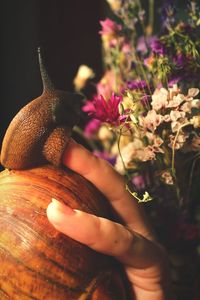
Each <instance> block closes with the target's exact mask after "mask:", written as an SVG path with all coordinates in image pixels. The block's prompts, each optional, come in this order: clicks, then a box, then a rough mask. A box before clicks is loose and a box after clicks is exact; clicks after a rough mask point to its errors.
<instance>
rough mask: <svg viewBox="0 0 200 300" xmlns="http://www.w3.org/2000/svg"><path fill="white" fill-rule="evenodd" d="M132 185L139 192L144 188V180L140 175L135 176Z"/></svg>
mask: <svg viewBox="0 0 200 300" xmlns="http://www.w3.org/2000/svg"><path fill="white" fill-rule="evenodd" d="M132 183H133V184H134V186H135V187H136V189H137V190H138V191H141V190H143V189H144V188H145V180H144V177H143V176H142V175H136V176H134V177H133V178H132Z"/></svg>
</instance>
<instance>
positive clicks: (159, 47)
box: [150, 39, 166, 55]
mask: <svg viewBox="0 0 200 300" xmlns="http://www.w3.org/2000/svg"><path fill="white" fill-rule="evenodd" d="M150 48H151V50H152V51H153V52H154V53H156V54H159V55H165V54H166V48H165V46H164V45H163V44H162V43H161V41H160V40H159V39H154V40H152V41H151V43H150Z"/></svg>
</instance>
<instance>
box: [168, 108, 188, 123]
mask: <svg viewBox="0 0 200 300" xmlns="http://www.w3.org/2000/svg"><path fill="white" fill-rule="evenodd" d="M169 115H170V119H171V120H172V122H174V121H176V120H178V119H180V118H184V117H185V112H184V111H178V110H171V112H170V114H169Z"/></svg>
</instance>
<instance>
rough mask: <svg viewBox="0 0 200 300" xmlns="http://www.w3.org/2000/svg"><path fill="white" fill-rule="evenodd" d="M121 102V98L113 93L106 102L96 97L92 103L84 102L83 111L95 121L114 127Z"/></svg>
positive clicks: (117, 120)
mask: <svg viewBox="0 0 200 300" xmlns="http://www.w3.org/2000/svg"><path fill="white" fill-rule="evenodd" d="M121 101H122V97H121V96H117V95H115V94H114V93H113V94H112V96H111V97H110V98H109V99H108V100H107V101H106V100H105V99H104V97H103V96H102V95H98V96H95V97H94V99H93V100H92V101H87V102H86V104H85V106H84V107H83V111H85V112H87V113H88V115H89V116H91V117H93V118H95V119H97V120H100V121H102V122H106V123H109V124H111V125H116V124H117V123H118V122H119V118H120V113H119V103H120V102H121Z"/></svg>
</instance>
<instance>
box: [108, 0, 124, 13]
mask: <svg viewBox="0 0 200 300" xmlns="http://www.w3.org/2000/svg"><path fill="white" fill-rule="evenodd" d="M107 2H108V4H109V5H110V7H111V9H112V10H113V11H118V10H119V9H120V8H121V0H107Z"/></svg>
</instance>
